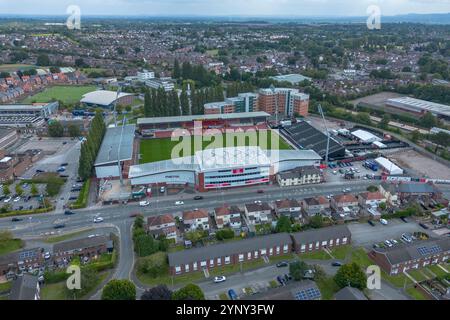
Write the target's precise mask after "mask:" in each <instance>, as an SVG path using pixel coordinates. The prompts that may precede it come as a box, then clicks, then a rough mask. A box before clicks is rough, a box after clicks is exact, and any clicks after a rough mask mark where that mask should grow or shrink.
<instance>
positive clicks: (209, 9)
mask: <svg viewBox="0 0 450 320" xmlns="http://www.w3.org/2000/svg"><path fill="white" fill-rule="evenodd" d="M72 4H73V5H78V6H80V8H81V12H82V14H86V15H147V16H161V15H164V16H167V15H203V16H227V15H238V16H365V15H366V10H367V8H368V6H369V5H371V4H376V5H378V6H379V7H380V8H381V12H382V14H383V15H398V14H407V13H448V12H450V0H0V14H39V15H65V14H66V8H67V7H68V6H69V5H72Z"/></svg>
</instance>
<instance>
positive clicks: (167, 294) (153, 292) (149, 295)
mask: <svg viewBox="0 0 450 320" xmlns="http://www.w3.org/2000/svg"><path fill="white" fill-rule="evenodd" d="M141 300H172V291H170V290H169V288H167V286H166V285H164V284H160V285H159V286H156V287H153V288H151V289H147V290H145V292H144V293H143V294H142V295H141Z"/></svg>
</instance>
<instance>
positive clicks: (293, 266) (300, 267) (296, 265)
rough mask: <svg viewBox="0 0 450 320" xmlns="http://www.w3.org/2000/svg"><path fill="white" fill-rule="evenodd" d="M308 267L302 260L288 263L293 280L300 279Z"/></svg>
mask: <svg viewBox="0 0 450 320" xmlns="http://www.w3.org/2000/svg"><path fill="white" fill-rule="evenodd" d="M308 269H309V266H308V264H306V262H304V261H300V260H297V261H294V262H292V263H290V264H289V273H290V275H291V276H292V278H293V279H294V280H295V281H300V280H302V279H303V276H304V275H305V272H306V271H307V270H308Z"/></svg>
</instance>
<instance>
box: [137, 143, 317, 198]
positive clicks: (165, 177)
mask: <svg viewBox="0 0 450 320" xmlns="http://www.w3.org/2000/svg"><path fill="white" fill-rule="evenodd" d="M320 161H321V157H320V156H319V155H318V154H317V153H315V152H314V151H312V150H272V151H264V150H262V149H261V148H259V147H233V148H218V149H207V150H204V151H198V152H196V153H195V155H194V156H192V157H184V158H178V159H173V160H166V161H159V162H153V163H146V164H141V165H134V166H131V167H130V171H129V175H128V177H129V178H130V180H131V185H133V186H140V185H145V186H151V185H166V184H181V185H184V184H191V185H195V187H196V189H197V190H199V191H201V192H204V191H208V190H214V189H222V188H233V187H241V186H250V185H257V184H265V183H269V182H270V181H272V180H273V179H274V177H275V175H276V174H277V173H278V172H283V171H288V170H292V169H294V168H298V167H311V166H319V165H320Z"/></svg>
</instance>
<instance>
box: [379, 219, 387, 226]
mask: <svg viewBox="0 0 450 320" xmlns="http://www.w3.org/2000/svg"><path fill="white" fill-rule="evenodd" d="M380 223H381V224H382V225H383V226H387V225H388V221H387V220H386V219H380Z"/></svg>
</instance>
